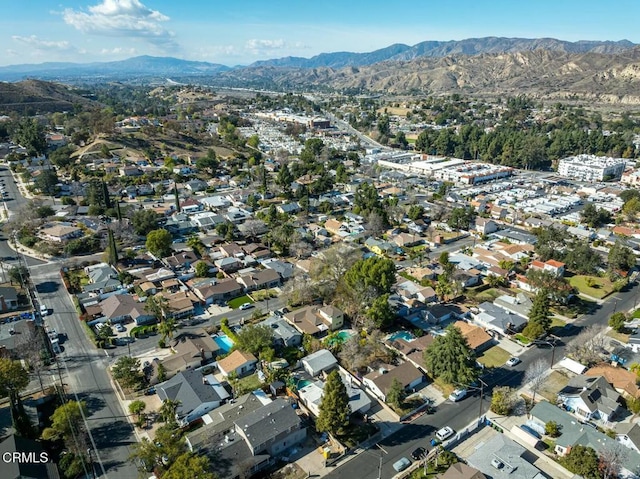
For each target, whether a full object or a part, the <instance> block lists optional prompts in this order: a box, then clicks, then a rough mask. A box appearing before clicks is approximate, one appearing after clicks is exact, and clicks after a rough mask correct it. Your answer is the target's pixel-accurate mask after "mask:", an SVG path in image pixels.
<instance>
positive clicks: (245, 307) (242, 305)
mask: <svg viewBox="0 0 640 479" xmlns="http://www.w3.org/2000/svg"><path fill="white" fill-rule="evenodd" d="M251 308H253V303H243V304H241V305H240V309H242V310H243V311H244V310H245V309H251Z"/></svg>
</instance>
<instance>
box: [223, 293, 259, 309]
mask: <svg viewBox="0 0 640 479" xmlns="http://www.w3.org/2000/svg"><path fill="white" fill-rule="evenodd" d="M253 302H254V301H253V299H251V298H250V297H249V296H247V295H244V296H240V297H239V298H235V299H231V300H229V301H227V305H228V306H229V307H230V308H233V309H238V308H239V307H240V305H242V304H244V303H253Z"/></svg>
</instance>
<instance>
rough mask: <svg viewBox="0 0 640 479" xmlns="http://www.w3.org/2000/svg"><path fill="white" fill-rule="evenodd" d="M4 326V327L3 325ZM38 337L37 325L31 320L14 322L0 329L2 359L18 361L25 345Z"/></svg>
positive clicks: (0, 354)
mask: <svg viewBox="0 0 640 479" xmlns="http://www.w3.org/2000/svg"><path fill="white" fill-rule="evenodd" d="M3 326H4V325H3ZM36 335H37V330H36V323H35V321H33V320H31V319H27V320H24V319H21V320H19V321H16V322H12V323H11V326H6V327H1V328H0V358H7V359H18V358H19V357H21V356H22V355H21V354H20V353H21V352H22V349H24V345H25V343H26V342H28V341H29V340H30V339H32V338H35V337H36Z"/></svg>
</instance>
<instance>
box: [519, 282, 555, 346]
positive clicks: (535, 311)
mask: <svg viewBox="0 0 640 479" xmlns="http://www.w3.org/2000/svg"><path fill="white" fill-rule="evenodd" d="M550 327H551V311H550V309H549V293H548V292H547V291H546V290H545V289H541V290H540V291H538V293H537V294H536V296H535V298H533V304H532V305H531V310H530V311H529V324H527V327H526V328H525V329H527V328H530V329H529V332H530V333H533V332H534V331H535V332H536V333H537V332H539V331H542V332H543V333H547V332H549V328H550ZM523 334H524V335H525V336H527V337H528V338H530V339H536V338H538V337H539V335H538V336H529V335H528V334H527V333H524V331H523Z"/></svg>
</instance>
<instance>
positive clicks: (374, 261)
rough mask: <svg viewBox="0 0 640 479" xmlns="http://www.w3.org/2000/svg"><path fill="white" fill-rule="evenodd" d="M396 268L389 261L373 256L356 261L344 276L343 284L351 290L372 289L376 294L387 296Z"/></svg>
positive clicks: (393, 280)
mask: <svg viewBox="0 0 640 479" xmlns="http://www.w3.org/2000/svg"><path fill="white" fill-rule="evenodd" d="M395 276H396V268H395V265H394V263H393V261H391V260H390V259H386V258H380V257H378V256H373V257H371V258H367V259H361V260H358V261H357V262H356V263H355V264H354V265H353V266H351V268H349V270H348V271H347V272H346V273H345V274H344V283H345V284H346V285H347V286H348V287H349V288H351V289H353V290H361V289H364V288H367V287H372V288H373V289H374V290H375V292H376V293H377V294H388V293H390V292H391V287H392V286H393V284H394V282H395Z"/></svg>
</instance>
